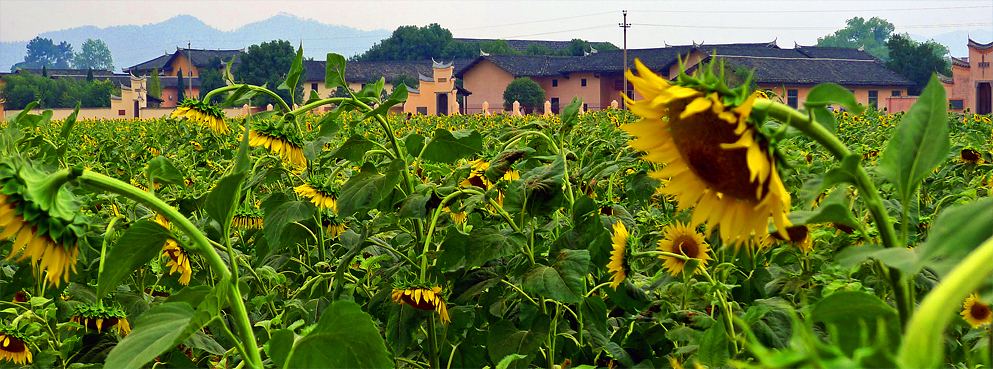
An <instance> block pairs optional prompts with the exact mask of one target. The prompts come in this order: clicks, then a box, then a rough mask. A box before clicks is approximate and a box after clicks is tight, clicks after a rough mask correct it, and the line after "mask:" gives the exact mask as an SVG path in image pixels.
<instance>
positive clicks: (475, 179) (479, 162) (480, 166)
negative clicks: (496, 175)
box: [459, 159, 521, 206]
mask: <svg viewBox="0 0 993 369" xmlns="http://www.w3.org/2000/svg"><path fill="white" fill-rule="evenodd" d="M469 165H471V166H472V172H470V173H469V177H467V178H466V179H465V180H463V181H462V182H461V183H459V186H463V187H469V186H476V187H479V188H482V189H485V190H487V191H489V190H490V189H492V188H493V186H494V185H495V183H493V182H492V181H490V180H489V179H487V178H486V170H487V169H489V168H490V162H488V161H486V160H484V159H476V160H473V161H472V162H470V163H469ZM518 179H521V173H520V172H518V171H516V170H508V171H506V172H505V173H504V174H503V177H500V181H516V180H518ZM497 191H498V192H497V197H496V198H495V199H494V200H495V201H496V203H497V205H500V206H503V199H504V195H503V190H501V189H498V190H497Z"/></svg>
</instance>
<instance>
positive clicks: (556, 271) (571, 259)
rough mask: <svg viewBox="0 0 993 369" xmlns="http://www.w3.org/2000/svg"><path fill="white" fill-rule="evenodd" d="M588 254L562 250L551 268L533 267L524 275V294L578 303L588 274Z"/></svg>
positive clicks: (580, 251) (584, 251)
mask: <svg viewBox="0 0 993 369" xmlns="http://www.w3.org/2000/svg"><path fill="white" fill-rule="evenodd" d="M589 267H590V252H589V251H587V250H562V251H561V252H559V255H558V258H557V259H556V260H555V264H553V265H552V266H551V267H547V266H544V265H535V266H534V267H532V268H531V270H529V271H528V272H527V274H525V275H524V283H523V288H524V291H525V292H528V293H530V294H536V295H540V296H544V297H548V298H551V299H554V300H557V301H562V302H565V303H570V304H571V303H579V302H580V301H581V299H582V296H583V292H584V291H583V290H584V288H585V287H586V285H585V284H584V283H583V277H584V276H586V275H587V274H588V273H589Z"/></svg>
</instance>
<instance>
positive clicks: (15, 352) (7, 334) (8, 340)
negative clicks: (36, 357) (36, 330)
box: [0, 326, 32, 365]
mask: <svg viewBox="0 0 993 369" xmlns="http://www.w3.org/2000/svg"><path fill="white" fill-rule="evenodd" d="M0 360H6V361H8V362H12V363H14V364H17V365H27V364H31V361H32V358H31V350H30V349H29V348H28V343H27V338H26V337H25V336H24V335H23V334H21V333H20V332H17V331H16V330H15V329H14V327H12V326H8V327H0Z"/></svg>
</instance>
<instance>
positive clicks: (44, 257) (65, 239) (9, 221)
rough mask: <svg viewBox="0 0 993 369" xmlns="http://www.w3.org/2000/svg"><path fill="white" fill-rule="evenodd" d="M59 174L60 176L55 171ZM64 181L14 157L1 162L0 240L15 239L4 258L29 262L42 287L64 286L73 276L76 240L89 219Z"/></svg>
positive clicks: (62, 178)
mask: <svg viewBox="0 0 993 369" xmlns="http://www.w3.org/2000/svg"><path fill="white" fill-rule="evenodd" d="M60 173H61V172H60ZM66 178H67V177H64V176H61V175H59V173H56V174H53V175H45V174H44V173H42V172H40V171H38V170H36V169H34V168H33V167H31V165H30V164H27V163H22V162H20V161H18V160H17V159H15V158H6V159H5V160H2V161H0V240H5V239H8V238H14V247H13V249H11V251H10V254H8V255H7V260H11V259H13V258H14V256H16V255H20V257H19V258H18V259H17V261H18V262H20V261H23V260H24V259H25V258H28V257H30V258H31V267H32V268H35V269H37V268H40V269H41V271H42V272H43V273H39V275H46V277H45V278H46V281H47V283H50V284H52V285H54V286H58V285H60V284H61V282H62V281H64V282H69V270H70V269H71V270H72V272H73V273H75V272H76V256H77V255H78V254H79V247H78V241H79V239H80V238H81V237H82V235H83V233H84V230H85V229H86V226H87V223H88V221H87V220H86V219H85V217H84V216H83V214H82V212H80V211H79V205H78V203H77V202H76V200H75V198H74V197H73V195H72V194H71V193H70V192H69V190H67V189H64V188H62V185H63V184H64V183H65V182H66V181H67V179H66Z"/></svg>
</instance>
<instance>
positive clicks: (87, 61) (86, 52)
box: [72, 38, 114, 71]
mask: <svg viewBox="0 0 993 369" xmlns="http://www.w3.org/2000/svg"><path fill="white" fill-rule="evenodd" d="M72 67H73V68H76V69H96V70H109V71H113V70H114V57H113V55H111V53H110V48H109V47H107V44H106V43H104V42H103V40H101V39H96V40H94V39H89V38H88V39H86V41H83V47H82V49H81V50H79V52H78V53H76V55H74V56H73V57H72Z"/></svg>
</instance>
